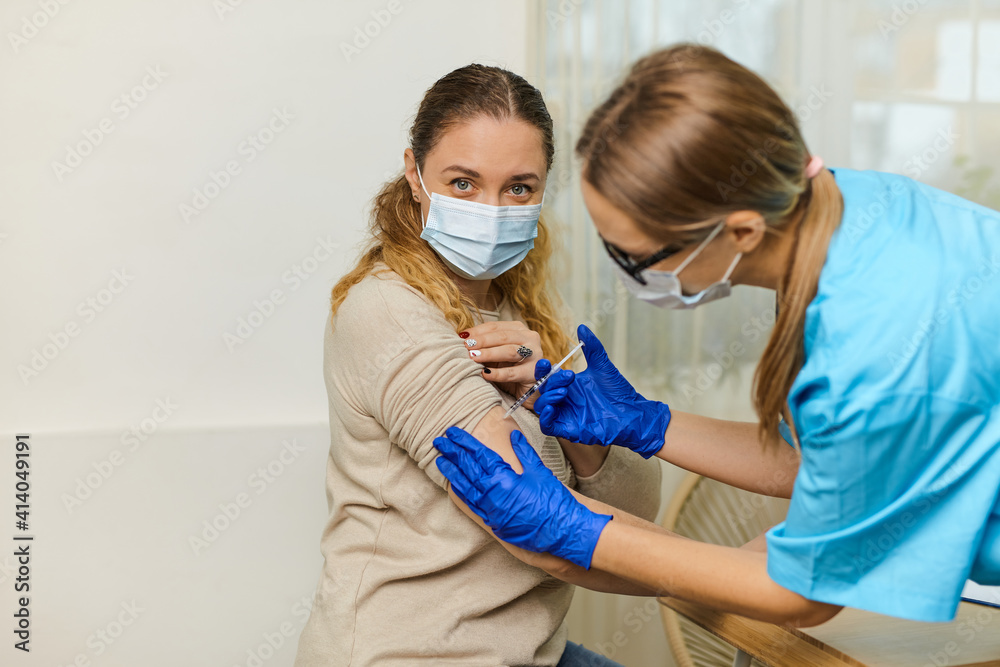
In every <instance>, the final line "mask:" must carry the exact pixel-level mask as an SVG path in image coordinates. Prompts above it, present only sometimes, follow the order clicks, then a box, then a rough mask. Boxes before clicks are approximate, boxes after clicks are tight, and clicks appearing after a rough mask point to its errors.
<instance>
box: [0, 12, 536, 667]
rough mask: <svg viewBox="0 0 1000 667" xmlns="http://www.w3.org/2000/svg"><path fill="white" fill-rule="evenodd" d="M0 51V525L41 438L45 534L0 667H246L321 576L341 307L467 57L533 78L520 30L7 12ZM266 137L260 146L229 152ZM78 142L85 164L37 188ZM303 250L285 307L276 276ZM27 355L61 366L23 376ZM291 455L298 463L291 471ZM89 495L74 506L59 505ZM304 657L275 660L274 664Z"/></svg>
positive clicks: (6, 592) (6, 583)
mask: <svg viewBox="0 0 1000 667" xmlns="http://www.w3.org/2000/svg"><path fill="white" fill-rule="evenodd" d="M223 3H225V4H223ZM232 5H235V7H233V6H232ZM43 6H51V7H50V12H52V13H53V15H52V16H51V17H47V16H45V14H44V13H42V12H43V11H44V10H43V9H42V7H43ZM220 7H221V8H225V7H229V8H230V9H231V10H232V11H226V10H223V11H222V12H221V13H220V10H219V8H220ZM56 8H57V9H56ZM390 9H397V10H398V11H397V13H396V14H392V13H391V12H390V11H389V10H390ZM373 12H374V13H375V14H374V16H375V17H376V18H377V17H379V16H381V17H382V19H383V21H384V22H386V23H387V24H386V25H385V26H384V27H379V28H378V33H379V34H377V36H376V37H374V38H372V39H370V43H369V44H368V45H366V46H364V47H363V48H362V49H361V51H360V53H356V54H352V56H351V58H350V60H348V58H347V57H345V55H344V53H343V51H342V48H341V44H342V43H344V42H348V43H350V42H351V41H352V40H354V39H355V36H356V30H357V29H361V30H364V29H365V26H366V25H367V24H369V23H370V22H371V21H372V20H373ZM389 17H391V20H388V21H386V19H387V18H389ZM33 20H34V21H35V22H36V23H38V24H44V25H43V27H41V28H40V29H37V30H34V29H33V28H25V27H24V26H25V21H27V22H28V23H29V24H30V22H31V21H33ZM0 27H2V28H3V35H4V39H3V42H2V43H0V68H2V81H3V82H4V94H3V96H0V126H2V127H3V128H4V130H5V131H4V133H3V135H4V139H3V145H2V150H0V169H2V178H0V183H2V194H3V197H2V200H0V201H2V211H3V215H2V217H0V277H2V280H0V294H2V301H0V303H2V306H3V311H4V312H5V313H6V317H5V326H4V327H2V329H0V350H2V351H3V355H4V356H3V365H2V371H3V372H2V373H0V439H2V442H3V443H4V446H3V448H2V451H3V452H4V454H3V455H2V456H0V478H2V479H3V482H2V483H0V490H2V491H3V493H2V494H0V497H2V498H3V501H2V502H3V506H2V511H3V512H4V516H7V517H8V518H10V514H12V513H13V509H14V508H13V507H12V505H13V501H12V499H11V497H12V487H13V483H12V480H13V446H12V443H13V435H14V433H16V432H28V433H31V434H32V443H33V450H32V451H33V454H32V459H31V461H32V465H33V467H32V472H31V477H30V479H31V481H32V485H33V486H32V503H33V507H32V516H31V527H30V532H31V533H32V534H34V535H35V536H36V541H35V542H34V545H33V548H34V559H33V562H32V584H33V587H32V601H31V609H32V612H33V617H32V621H33V626H32V628H33V635H32V644H31V648H32V651H31V653H30V656H25V655H23V654H21V653H19V652H15V651H14V650H13V649H12V647H11V644H12V642H11V641H10V637H11V634H10V630H11V629H12V626H13V622H12V620H11V619H12V617H11V613H12V611H13V597H14V596H13V590H12V589H13V581H12V577H13V576H14V572H13V566H14V560H13V558H12V556H10V555H8V554H10V553H11V552H12V551H13V548H12V547H11V548H8V547H7V546H5V547H3V549H2V552H0V553H3V554H4V556H2V557H0V587H2V589H3V594H2V595H0V617H2V618H5V619H8V620H7V621H5V622H3V623H2V624H0V631H2V632H3V635H4V636H5V637H7V639H6V640H4V642H3V645H2V648H0V663H2V664H18V665H20V664H24V665H68V664H71V663H72V662H73V661H74V660H78V663H77V664H88V663H89V664H93V665H129V666H135V665H142V666H143V667H158V666H159V665H164V666H166V665H177V664H183V665H246V664H248V662H250V663H251V664H252V660H250V656H249V654H248V653H247V651H255V650H256V649H257V647H258V646H259V645H260V644H261V643H262V642H263V641H264V639H263V635H264V634H265V633H271V634H272V638H273V636H274V635H273V633H274V632H276V631H279V632H280V630H281V627H282V623H289V624H291V625H290V626H289V627H291V628H292V631H293V632H294V634H295V635H297V634H298V630H299V628H300V627H301V622H302V621H303V620H304V614H303V607H302V603H303V600H302V598H303V597H306V598H308V595H309V594H311V592H312V590H313V587H314V585H315V582H316V577H317V576H318V571H319V570H318V568H319V565H320V556H319V550H318V541H319V531H320V528H321V523H322V521H323V518H324V516H325V512H326V501H325V497H324V489H323V465H324V459H325V455H326V450H327V447H328V442H329V434H328V430H327V426H326V419H327V414H326V404H325V401H326V394H325V389H324V386H323V382H322V375H321V353H322V350H321V343H322V329H323V324H324V321H325V318H326V311H327V306H328V298H329V289H330V287H331V286H332V285H333V283H334V281H335V280H336V278H337V277H338V276H339V275H341V274H342V273H343V272H344V270H345V269H346V268H347V267H348V266H349V265H350V263H351V261H352V260H353V258H354V256H355V251H356V246H357V244H358V243H359V242H360V241H361V240H362V238H363V233H364V224H365V222H366V216H365V211H366V207H367V204H368V202H369V200H370V198H371V197H372V195H373V194H374V193H375V190H376V189H377V187H378V185H379V184H380V183H381V182H382V181H383V180H384V179H385V178H386V177H387V176H388V175H389V174H390V172H394V171H396V170H397V169H399V168H400V167H401V156H402V151H403V149H404V148H405V145H406V142H405V136H404V132H405V129H406V127H407V126H408V120H409V119H410V118H411V117H412V115H413V113H414V112H415V110H416V104H417V103H418V101H419V99H420V97H421V96H422V94H423V92H424V91H425V90H426V89H427V87H429V86H430V85H431V84H432V83H433V82H434V80H435V79H437V78H438V77H440V76H441V75H443V74H445V73H446V72H448V71H450V70H452V69H454V68H455V67H459V66H461V65H464V64H467V63H469V62H472V61H479V62H485V63H489V64H502V65H506V66H508V67H510V68H511V69H514V70H516V71H517V70H523V68H524V65H525V58H526V56H525V54H526V52H527V44H526V10H525V8H524V7H523V6H522V5H521V4H519V3H510V2H501V1H500V0H496V1H493V2H477V3H461V4H458V3H449V2H440V1H438V2H435V1H431V0H423V1H422V2H419V3H417V2H408V1H406V0H399V3H398V4H396V3H390V2H388V1H386V0H374V1H358V0H352V1H351V2H347V1H337V2H330V1H327V0H282V1H281V2H278V1H277V0H271V1H269V2H268V1H264V0H253V1H249V0H247V1H243V2H240V1H239V0H218V1H215V2H213V1H212V0H199V1H197V2H196V1H192V0H184V1H182V0H170V1H169V2H168V1H166V0H164V1H162V2H134V1H129V0H90V1H88V2H79V3H77V2H68V3H67V4H65V5H62V4H59V3H58V1H57V0H7V1H6V2H4V3H3V4H2V5H0ZM22 31H24V36H22V37H21V38H17V37H15V38H14V39H13V41H12V39H11V37H10V34H11V33H13V34H15V35H18V34H20V33H21V32H22ZM372 32H376V31H375V29H374V28H372ZM149 71H153V72H157V76H156V77H155V78H154V77H153V76H152V75H150V74H148V72H149ZM143 82H145V88H141V86H142V85H143ZM136 86H140V88H136ZM122 95H126V96H127V99H130V101H131V102H132V104H133V105H134V108H130V107H128V106H124V105H125V104H126V102H125V101H122V100H121V99H120V98H121V96H122ZM140 98H141V99H140ZM275 109H277V110H279V112H280V113H281V114H284V115H286V116H290V118H288V120H287V121H286V120H282V119H281V118H275V117H274V113H275V112H274V110H275ZM126 112H127V113H126ZM103 119H107V120H103ZM272 119H274V120H273V121H272ZM271 122H273V128H274V129H275V130H277V129H280V132H276V133H275V134H274V135H273V137H267V136H264V137H262V139H264V140H266V139H269V138H270V139H273V141H272V142H271V143H269V144H268V145H267V146H266V147H265V148H264V149H263V150H262V151H259V152H256V153H254V151H252V150H250V149H249V148H247V147H246V146H244V147H243V148H242V149H241V145H242V143H243V142H244V141H246V140H247V137H248V135H251V134H257V133H259V132H262V131H263V130H265V128H267V127H268V124H269V123H271ZM102 123H103V125H102ZM108 129H110V130H111V131H110V132H109V133H108V132H107V130H108ZM264 134H265V135H266V134H267V132H266V131H265V132H264ZM88 136H89V137H91V138H92V139H87V137H88ZM98 139H99V141H98ZM81 142H88V143H94V144H96V145H95V146H93V147H92V150H89V151H88V148H89V146H88V145H84V146H82V147H81V148H78V149H76V150H78V151H82V152H86V153H88V154H86V155H85V156H83V157H82V158H81V159H80V162H79V163H76V162H75V160H74V162H72V163H71V164H70V166H71V167H73V168H72V169H71V171H69V172H68V173H67V172H66V171H65V170H63V169H61V168H54V167H53V163H54V162H56V161H58V162H66V159H67V158H66V156H67V150H68V149H67V146H71V147H75V146H77V145H78V144H80V143H81ZM251 156H252V157H253V159H251ZM230 161H233V162H234V163H235V167H236V168H238V169H239V173H238V174H236V175H235V176H232V177H230V178H229V179H228V183H227V182H226V180H227V179H225V178H221V177H218V180H219V181H220V182H222V183H224V184H225V187H222V188H219V190H218V192H215V193H211V194H214V195H215V196H214V198H212V199H211V201H210V202H209V203H208V205H207V207H205V208H204V210H203V211H201V212H200V213H199V214H197V215H194V216H190V220H189V221H185V220H184V219H183V216H182V214H181V212H180V211H179V206H180V205H181V204H188V205H191V204H192V203H193V198H194V190H195V189H204V188H205V186H206V184H208V183H211V174H212V172H219V171H220V170H223V169H224V168H225V167H226V165H227V163H228V162H230ZM234 171H235V169H234ZM210 189H211V188H210ZM327 238H329V239H330V241H329V242H332V243H336V244H339V247H338V249H337V250H336V251H335V252H333V253H332V254H330V255H329V256H328V255H327V254H326V253H325V251H323V250H322V249H321V248H320V244H319V243H318V241H317V239H327ZM314 253H316V256H318V257H319V260H317V261H316V262H315V264H312V265H309V266H306V267H305V268H306V269H307V270H310V269H311V270H312V271H313V272H312V273H311V274H310V276H309V278H308V279H307V280H305V281H304V282H302V283H301V284H297V283H295V281H294V279H292V278H291V274H289V273H287V272H289V271H292V270H293V268H294V267H295V266H296V265H297V264H301V263H302V262H303V260H304V259H305V258H307V257H311V256H313V255H314ZM116 271H119V272H124V278H125V282H126V283H127V284H124V285H123V284H122V283H121V282H120V280H114V281H113V280H112V279H113V276H114V275H115V272H116ZM109 287H110V288H113V289H114V290H116V292H115V291H112V290H111V289H109ZM273 290H280V291H281V296H282V302H281V303H280V304H278V305H277V306H276V307H275V308H274V310H273V313H272V314H271V316H270V317H267V318H265V319H264V321H263V323H262V325H261V326H260V327H258V328H256V329H255V330H254V331H253V333H252V335H251V336H249V338H247V340H245V341H244V342H242V344H239V345H236V346H234V349H232V350H230V349H229V348H228V347H227V344H226V342H225V340H224V335H225V334H226V332H229V333H235V331H236V326H237V323H238V321H239V319H240V318H246V317H248V316H249V314H250V313H251V311H252V309H254V302H255V301H262V300H264V299H266V298H268V297H269V296H270V294H271V293H272V291H273ZM87 299H96V300H98V305H99V306H100V308H101V312H97V311H96V309H94V308H92V307H90V306H87V305H86V303H87ZM100 300H103V301H104V303H103V305H102V304H100V303H99V302H100ZM81 303H83V304H84V305H83V306H80V305H79V304H81ZM265 310H266V308H265ZM67 327H69V331H70V332H71V334H72V335H69V334H65V332H66V331H67ZM53 341H54V342H53ZM47 345H48V346H49V347H48V348H46V346H47ZM35 351H37V352H38V354H39V355H47V356H48V357H49V358H48V359H44V362H43V361H41V359H43V358H44V356H43V357H41V358H36V360H35V364H36V369H33V370H32V371H25V369H31V364H32V357H33V355H34V352H35ZM22 374H23V377H22ZM158 401H159V402H160V403H162V404H164V405H170V406H171V407H170V408H169V410H164V409H163V408H159V409H158V408H157V406H158ZM168 412H169V414H168ZM157 418H159V420H160V421H159V422H157V421H156V419H157ZM144 420H145V422H144ZM143 426H145V428H146V430H147V433H143V434H142V435H143V439H141V440H140V439H139V438H136V437H134V436H128V435H125V434H127V433H128V431H129V430H130V429H131V428H133V427H136V428H137V429H140V430H139V433H142V430H141V429H142V428H143ZM292 440H294V441H295V444H296V445H297V446H298V447H301V448H302V450H301V451H298V450H288V453H286V454H285V455H284V458H285V460H284V462H281V458H280V457H281V456H282V454H281V452H282V451H283V448H284V447H285V445H284V444H283V443H284V442H285V441H292ZM293 451H294V456H293V453H292V452H293ZM116 452H117V454H116ZM114 462H118V464H117V465H116V464H115V463H114ZM109 466H110V468H109ZM269 466H270V467H271V470H272V474H273V475H274V476H273V477H271V478H270V479H272V480H273V481H270V482H266V483H265V482H263V481H262V480H265V478H264V477H262V476H261V475H260V474H259V473H258V472H257V471H258V469H259V468H264V469H267V468H268V467H269ZM100 470H103V471H104V473H105V474H107V473H108V471H109V470H110V471H111V472H110V475H108V476H107V478H106V479H105V478H103V477H102V476H101V474H100V472H99V471H100ZM276 471H277V474H275V472H276ZM88 475H90V477H89V481H90V482H91V483H92V484H91V486H93V487H96V488H89V487H88V486H87V484H88ZM80 484H83V485H84V486H83V487H80ZM78 488H79V491H80V493H79V495H80V496H88V492H89V496H88V497H86V498H85V499H83V500H82V502H81V503H80V504H79V505H77V504H74V505H72V506H71V507H67V504H66V499H67V498H70V497H72V496H73V494H75V493H76V492H77V489H78ZM241 493H243V494H246V497H247V498H248V499H249V502H248V503H245V504H247V506H246V507H244V508H241V510H240V515H239V517H238V518H236V519H233V520H231V521H230V522H229V523H230V525H229V527H228V528H226V529H225V530H223V531H221V534H219V536H218V537H217V538H215V540H214V541H212V542H211V544H210V546H209V547H208V548H201V549H197V554H196V553H195V551H196V549H194V548H192V546H191V544H190V538H191V536H193V535H195V536H196V535H199V534H201V533H203V532H204V530H205V527H204V523H203V522H205V521H213V520H216V519H217V517H218V515H219V514H220V512H222V511H223V510H220V509H219V506H220V504H221V505H222V506H223V508H229V511H230V513H234V510H233V508H232V505H231V503H233V502H234V501H235V499H236V498H237V496H238V495H239V494H241ZM218 521H219V525H225V523H226V521H225V519H219V520H218ZM9 525H10V524H9V523H5V526H9ZM11 532H13V529H10V528H5V529H4V531H3V535H2V536H0V539H2V540H3V542H4V544H5V545H10V544H13V542H12V541H11V539H10V536H9V533H11ZM209 535H210V533H209ZM133 600H134V601H135V603H136V604H137V605H138V607H140V608H141V609H142V611H141V612H139V613H138V617H137V618H136V620H135V622H134V623H133V624H131V625H130V626H128V627H127V628H125V629H124V632H123V633H122V634H121V635H120V636H118V637H117V638H115V639H114V643H113V644H111V645H107V644H104V643H103V641H102V640H100V639H99V638H98V635H96V634H95V633H97V632H98V631H99V630H107V631H109V632H111V633H112V634H115V633H116V632H117V626H116V625H115V623H117V620H116V619H117V618H118V616H119V613H120V610H121V605H122V604H130V603H132V601H133ZM122 620H128V614H125V615H124V616H123V618H122ZM99 651H100V654H98V653H99ZM265 653H266V651H265ZM293 654H294V641H292V640H285V641H284V642H283V646H282V647H281V648H280V649H279V650H278V651H277V653H276V654H275V655H274V656H273V657H270V658H269V659H268V660H266V661H265V662H264V664H265V665H268V666H271V665H289V664H291V661H292V657H293ZM81 656H82V657H81Z"/></svg>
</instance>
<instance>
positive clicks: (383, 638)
mask: <svg viewBox="0 0 1000 667" xmlns="http://www.w3.org/2000/svg"><path fill="white" fill-rule="evenodd" d="M483 315H484V318H485V319H486V320H487V321H494V320H498V319H515V318H516V314H515V313H513V312H511V310H510V308H509V307H508V306H507V304H506V302H504V303H502V304H501V306H500V308H499V312H484V313H483ZM324 346H325V347H324V362H323V366H324V368H323V371H324V376H325V379H326V387H327V393H328V396H329V403H330V405H329V408H330V456H329V458H328V460H327V471H326V493H327V502H328V506H329V512H330V513H329V518H328V520H327V523H326V527H325V529H324V530H323V534H322V538H321V550H322V553H323V557H324V559H325V564H324V566H323V569H322V572H321V574H320V578H319V585H318V588H317V592H316V599H315V604H314V607H313V610H312V613H311V615H310V617H309V620H308V622H307V623H306V626H305V628H304V629H303V631H302V635H301V637H300V639H299V645H298V654H297V656H296V660H295V665H296V667H318V666H320V665H323V666H324V667H333V666H335V665H336V666H341V665H343V666H347V665H350V666H352V667H365V666H368V665H385V666H396V665H399V666H404V665H405V666H407V667H410V666H413V665H462V666H463V667H475V666H479V665H482V666H490V667H493V666H496V665H555V664H556V663H557V662H558V661H559V657H560V656H561V654H562V651H563V649H564V647H565V644H566V628H565V623H564V618H565V616H566V612H567V609H568V607H569V604H570V600H571V598H572V596H573V587H572V586H571V585H569V584H566V583H564V582H562V581H559V580H558V579H555V578H553V577H551V576H549V575H548V574H547V573H545V572H543V571H542V570H540V569H538V568H535V567H532V566H528V565H525V564H524V563H522V562H521V561H519V560H517V559H516V558H515V557H514V556H512V555H511V554H510V553H509V552H507V551H506V550H505V549H504V548H503V547H502V546H501V545H500V544H499V543H498V542H497V541H496V540H495V539H494V538H493V537H492V536H491V535H489V534H488V533H486V531H484V530H483V529H482V528H480V527H479V526H478V525H476V524H475V523H474V522H473V521H472V520H470V519H469V518H468V517H467V516H466V515H465V514H463V513H462V511H461V510H460V509H459V508H458V507H456V506H455V504H454V503H453V502H452V501H451V499H450V498H449V496H448V494H447V488H448V482H447V480H446V479H445V478H444V477H443V476H442V475H441V473H440V471H438V469H437V466H436V465H434V459H435V458H436V457H437V450H436V449H435V448H434V446H433V442H432V441H433V439H434V438H435V437H437V436H439V435H441V434H442V433H443V432H444V430H445V429H446V428H447V427H448V426H451V425H453V424H454V425H457V426H459V427H461V428H464V429H466V430H469V431H471V430H472V429H473V428H474V427H475V426H476V424H477V423H478V422H479V421H480V419H482V418H483V416H484V415H485V414H486V413H487V412H488V411H489V410H490V408H492V407H493V406H495V405H503V406H504V407H507V406H509V405H510V403H511V402H512V401H513V399H512V398H511V397H510V396H509V395H507V394H505V393H503V392H501V391H499V390H498V389H497V388H496V387H494V386H493V385H491V384H490V383H488V382H486V381H485V380H484V379H483V378H482V376H481V374H480V369H481V368H482V367H481V366H480V365H479V364H477V363H476V362H474V361H472V360H471V359H470V358H469V354H468V350H467V348H466V346H465V344H464V342H463V341H462V339H460V338H459V337H458V335H457V334H456V333H455V330H454V329H453V328H452V326H451V325H450V324H449V323H448V322H447V321H446V320H445V319H444V316H443V315H442V313H441V311H440V310H438V309H437V308H436V307H434V306H433V305H432V304H431V303H430V302H429V301H428V300H427V299H426V298H424V297H423V296H422V295H420V294H419V293H418V292H417V291H416V290H414V289H413V288H412V287H410V286H409V285H407V284H406V283H405V282H403V281H402V280H401V279H400V278H399V277H398V276H396V274H394V273H383V274H381V275H380V276H379V277H376V276H369V277H367V278H366V279H364V280H363V281H362V282H360V283H359V284H358V285H355V286H354V287H353V288H351V290H350V292H349V294H348V296H347V298H346V299H345V300H344V302H343V304H342V305H341V306H340V308H339V309H338V311H337V314H336V316H335V317H333V318H332V321H328V322H327V328H326V334H325V342H324ZM515 419H516V421H517V423H518V426H519V428H520V430H521V431H522V432H523V433H524V434H525V436H526V437H527V439H528V441H529V442H530V443H531V444H532V446H533V447H535V449H536V451H538V452H539V455H540V456H541V458H542V460H543V461H544V462H545V464H546V465H547V466H549V468H551V469H552V470H553V472H554V473H555V474H556V476H557V477H558V478H559V479H560V480H561V481H562V482H564V483H565V484H566V485H568V486H570V487H571V488H575V489H577V490H578V491H579V492H580V493H583V494H585V495H587V496H590V497H593V498H597V499H600V500H603V501H604V502H607V503H609V504H611V505H615V506H617V507H619V508H621V509H624V510H626V511H628V512H631V513H633V514H636V515H638V516H641V517H643V518H646V519H650V520H652V519H654V517H655V514H656V512H657V509H658V507H659V490H660V468H659V465H658V463H657V461H656V459H652V460H650V461H646V460H644V459H642V458H641V457H639V456H638V455H636V454H633V453H632V452H629V451H627V450H624V449H622V448H618V447H613V448H612V449H611V452H610V453H609V455H608V459H607V461H606V462H605V464H604V465H603V466H602V468H601V469H600V470H599V471H598V472H597V473H595V474H594V475H593V476H591V477H589V478H586V479H580V478H577V477H576V476H575V475H574V473H573V470H572V468H571V466H570V465H569V463H568V461H567V460H566V458H565V457H564V455H563V452H562V449H561V447H560V446H559V443H558V442H557V441H556V440H555V439H554V438H551V437H547V436H545V435H544V434H542V432H541V431H540V430H539V427H538V419H537V418H536V417H535V415H534V414H533V413H532V412H530V411H528V410H523V409H522V410H518V411H517V412H516V413H515Z"/></svg>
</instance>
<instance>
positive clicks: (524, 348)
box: [517, 345, 534, 361]
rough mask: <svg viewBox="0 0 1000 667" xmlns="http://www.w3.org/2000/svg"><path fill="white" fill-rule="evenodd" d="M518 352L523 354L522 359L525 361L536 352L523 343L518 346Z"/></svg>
mask: <svg viewBox="0 0 1000 667" xmlns="http://www.w3.org/2000/svg"><path fill="white" fill-rule="evenodd" d="M517 353H518V354H520V355H521V361H524V360H525V359H527V358H528V357H530V356H531V355H532V354H534V351H533V350H532V349H531V348H530V347H528V346H527V345H521V346H519V347H518V348H517Z"/></svg>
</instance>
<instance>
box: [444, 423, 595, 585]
mask: <svg viewBox="0 0 1000 667" xmlns="http://www.w3.org/2000/svg"><path fill="white" fill-rule="evenodd" d="M510 444H511V445H512V446H513V447H514V453H515V454H516V455H517V458H518V459H519V460H520V461H521V465H522V466H523V467H524V472H523V473H521V474H520V475H518V474H517V473H516V472H514V470H513V468H511V467H510V466H509V465H508V464H507V462H506V461H504V460H503V459H502V458H501V457H500V455H499V454H497V453H496V452H494V451H493V450H492V449H490V448H488V447H486V446H485V445H483V444H482V443H481V442H479V441H478V440H476V439H475V438H474V437H472V436H471V435H469V434H468V433H466V432H465V431H463V430H462V429H460V428H456V427H454V426H452V427H451V428H449V429H448V430H447V431H445V436H444V437H440V438H435V439H434V446H435V447H437V448H438V451H440V452H441V456H440V457H438V459H437V460H436V463H437V467H438V469H439V470H440V471H441V474H443V475H444V476H445V477H447V478H448V480H449V481H451V488H452V490H453V491H454V492H455V495H456V496H458V497H459V498H461V499H462V501H463V502H464V503H465V504H466V505H468V506H469V508H470V509H471V510H472V511H473V512H475V513H476V514H477V515H479V518H481V519H482V520H483V521H484V522H485V523H486V525H487V526H489V527H490V528H492V529H493V533H494V534H495V535H496V536H497V537H499V538H500V539H502V540H504V541H506V542H510V543H511V544H513V545H515V546H518V547H522V548H524V549H527V550H529V551H535V552H548V553H551V554H554V555H556V556H559V557H560V558H565V559H566V560H568V561H571V562H573V563H576V564H577V565H580V566H582V567H585V568H587V569H590V560H591V558H593V555H594V548H595V547H597V538H598V537H600V535H601V531H602V530H604V526H605V525H606V524H607V523H608V521H611V515H609V514H597V513H596V512H592V511H591V510H590V509H588V508H587V507H586V506H585V505H583V504H582V503H581V502H580V501H578V500H577V499H576V498H574V497H573V494H572V493H570V491H569V489H567V488H566V486H565V485H563V483H562V482H560V481H559V480H558V479H556V476H555V475H553V474H552V471H551V470H549V469H548V468H547V467H545V464H544V463H542V460H541V459H539V458H538V454H536V453H535V450H534V449H532V448H531V445H530V444H528V441H527V440H525V438H524V435H523V434H522V433H521V432H520V431H514V432H513V433H511V434H510Z"/></svg>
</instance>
